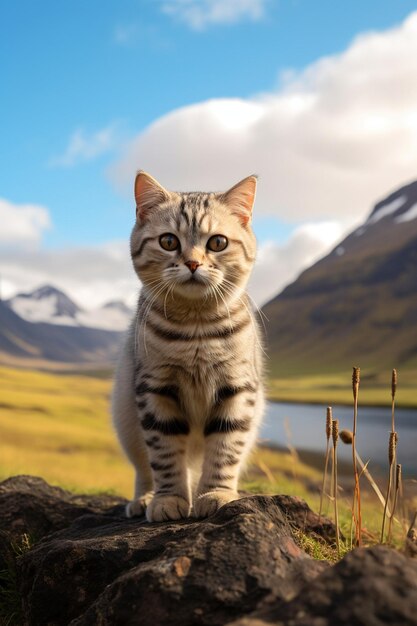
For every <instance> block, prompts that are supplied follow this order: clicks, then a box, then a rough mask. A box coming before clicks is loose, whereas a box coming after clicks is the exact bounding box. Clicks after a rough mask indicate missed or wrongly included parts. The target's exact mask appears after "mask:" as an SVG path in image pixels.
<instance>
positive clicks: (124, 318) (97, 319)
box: [77, 306, 133, 331]
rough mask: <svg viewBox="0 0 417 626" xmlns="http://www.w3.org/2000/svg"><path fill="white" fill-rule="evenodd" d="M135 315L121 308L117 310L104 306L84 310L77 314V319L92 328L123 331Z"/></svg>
mask: <svg viewBox="0 0 417 626" xmlns="http://www.w3.org/2000/svg"><path fill="white" fill-rule="evenodd" d="M132 317H133V312H130V311H129V313H128V312H125V311H122V310H121V309H119V310H117V309H115V308H112V307H110V308H109V307H106V306H103V307H101V308H100V309H94V310H93V311H84V312H83V313H80V314H79V315H77V320H78V321H79V323H80V324H81V326H89V327H90V328H102V329H103V330H119V331H123V330H126V328H127V327H128V325H129V322H130V320H131V319H132Z"/></svg>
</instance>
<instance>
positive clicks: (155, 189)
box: [135, 170, 170, 220]
mask: <svg viewBox="0 0 417 626" xmlns="http://www.w3.org/2000/svg"><path fill="white" fill-rule="evenodd" d="M169 199H170V195H169V191H167V190H166V189H164V188H163V187H162V185H160V184H159V183H158V181H157V180H155V178H154V177H153V176H151V175H150V174H148V173H147V172H144V171H143V170H140V171H139V172H138V173H137V175H136V180H135V200H136V217H137V218H139V219H142V220H144V219H146V216H147V215H148V213H149V211H151V210H152V209H153V208H154V207H156V206H158V205H159V204H162V203H163V202H166V201H167V200H169Z"/></svg>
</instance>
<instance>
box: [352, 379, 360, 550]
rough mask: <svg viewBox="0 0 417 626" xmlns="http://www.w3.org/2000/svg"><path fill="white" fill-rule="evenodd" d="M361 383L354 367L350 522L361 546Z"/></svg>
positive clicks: (358, 544)
mask: <svg viewBox="0 0 417 626" xmlns="http://www.w3.org/2000/svg"><path fill="white" fill-rule="evenodd" d="M360 381H361V368H360V367H354V368H353V372H352V390H353V431H352V462H353V475H354V479H355V489H354V492H353V503H352V521H353V522H354V524H355V540H356V545H357V546H360V545H361V544H362V516H361V492H360V486H359V473H358V468H357V465H356V427H357V421H358V395H359V385H360Z"/></svg>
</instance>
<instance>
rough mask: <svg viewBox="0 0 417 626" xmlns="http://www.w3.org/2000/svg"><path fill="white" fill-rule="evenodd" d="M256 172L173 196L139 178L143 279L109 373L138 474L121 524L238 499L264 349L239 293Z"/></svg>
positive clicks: (135, 240)
mask: <svg viewBox="0 0 417 626" xmlns="http://www.w3.org/2000/svg"><path fill="white" fill-rule="evenodd" d="M255 191H256V177H255V176H249V177H248V178H245V179H244V180H242V181H241V182H239V183H238V184H237V185H235V186H234V187H232V188H231V189H230V190H229V191H227V192H225V193H177V192H171V191H167V190H166V189H164V188H163V187H162V186H161V185H160V184H159V183H158V182H157V181H156V180H155V179H154V178H152V176H150V175H149V174H147V173H145V172H139V173H138V175H137V177H136V181H135V198H136V224H135V226H134V228H133V232H132V236H131V255H132V260H133V265H134V268H135V271H136V273H137V275H138V277H139V278H140V280H141V282H142V285H143V287H142V291H141V294H140V297H139V302H138V307H137V314H136V318H135V320H134V322H133V324H132V326H131V329H130V332H129V333H128V337H127V341H126V344H125V346H124V349H123V353H122V356H121V359H120V361H119V365H118V368H117V372H116V378H115V384H114V390H113V406H112V409H113V419H114V425H115V428H116V431H117V434H118V436H119V439H120V442H121V444H122V447H123V448H124V450H125V452H126V454H127V456H128V458H129V460H130V461H131V462H132V464H133V465H134V467H135V470H136V483H135V494H134V499H133V500H132V501H131V502H130V503H129V504H128V506H127V509H126V514H127V516H128V517H131V516H133V515H142V514H143V513H144V512H145V510H146V517H147V519H148V520H149V521H150V522H156V521H162V520H170V519H171V520H174V519H179V518H183V517H188V516H189V515H190V514H191V511H193V515H195V516H196V517H206V516H208V515H211V514H212V513H214V512H215V511H216V510H217V509H218V508H219V507H221V506H222V505H224V504H226V503H227V502H230V501H231V500H235V499H237V498H238V497H239V495H238V492H237V485H238V477H239V472H240V470H241V468H242V465H243V463H244V460H245V458H246V456H247V455H248V453H249V451H250V450H251V448H252V446H253V444H254V442H255V439H256V436H257V431H258V427H259V423H260V420H261V417H262V413H263V408H264V392H263V384H262V348H261V345H260V337H259V332H258V328H257V323H256V320H255V319H254V316H253V314H252V312H251V305H250V303H249V300H248V296H247V295H246V293H245V286H246V283H247V281H248V278H249V275H250V272H251V269H252V266H253V263H254V260H255V249H256V242H255V236H254V234H253V231H252V228H251V225H250V222H251V214H252V208H253V203H254V199H255Z"/></svg>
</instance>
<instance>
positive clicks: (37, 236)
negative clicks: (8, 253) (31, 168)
mask: <svg viewBox="0 0 417 626" xmlns="http://www.w3.org/2000/svg"><path fill="white" fill-rule="evenodd" d="M0 224H1V228H0V245H1V246H7V247H8V248H9V247H12V246H13V247H15V246H19V247H21V246H34V245H36V244H38V243H39V241H40V240H41V237H42V234H43V233H44V231H45V230H47V229H48V228H50V227H51V221H50V217H49V211H48V209H46V208H45V207H42V206H39V205H36V204H13V203H12V202H10V201H8V200H5V199H2V198H0Z"/></svg>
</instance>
